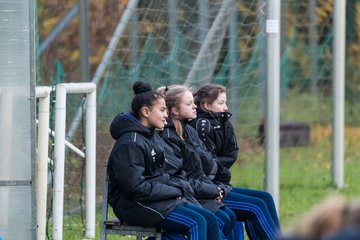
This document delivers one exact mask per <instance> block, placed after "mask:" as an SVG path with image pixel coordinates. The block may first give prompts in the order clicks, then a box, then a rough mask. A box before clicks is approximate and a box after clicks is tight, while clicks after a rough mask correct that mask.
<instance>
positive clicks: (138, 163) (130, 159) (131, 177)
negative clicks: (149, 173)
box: [110, 142, 182, 201]
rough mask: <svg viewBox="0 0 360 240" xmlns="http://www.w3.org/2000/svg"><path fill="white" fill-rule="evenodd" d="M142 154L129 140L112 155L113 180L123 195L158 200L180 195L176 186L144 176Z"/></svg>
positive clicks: (136, 198)
mask: <svg viewBox="0 0 360 240" xmlns="http://www.w3.org/2000/svg"><path fill="white" fill-rule="evenodd" d="M143 154H144V153H143V152H142V151H141V149H139V147H138V146H136V144H135V143H133V142H129V143H126V144H121V145H119V146H118V148H117V150H116V152H115V153H114V154H113V155H112V159H111V160H110V161H111V165H110V166H111V171H113V173H114V178H115V179H114V181H116V183H117V185H118V186H119V187H120V188H121V191H122V192H124V194H125V196H126V197H127V198H129V199H132V200H136V201H158V200H164V199H171V198H177V197H179V196H182V193H181V190H180V189H178V188H176V187H171V186H168V185H167V184H164V183H161V182H157V181H152V180H147V179H146V178H145V176H144V172H145V162H144V155H143Z"/></svg>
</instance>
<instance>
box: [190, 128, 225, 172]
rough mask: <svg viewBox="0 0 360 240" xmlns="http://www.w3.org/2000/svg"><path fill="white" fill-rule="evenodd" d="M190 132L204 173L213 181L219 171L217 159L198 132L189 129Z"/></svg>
mask: <svg viewBox="0 0 360 240" xmlns="http://www.w3.org/2000/svg"><path fill="white" fill-rule="evenodd" d="M189 131H190V134H191V139H192V140H193V142H194V145H195V147H196V150H197V151H198V153H199V155H200V158H201V165H202V167H203V171H204V173H205V175H206V176H208V177H209V178H210V179H213V178H214V177H215V174H216V172H217V170H218V167H217V163H216V161H217V160H216V157H215V155H214V154H213V153H212V152H211V151H210V150H208V148H207V147H206V145H205V144H204V142H203V141H202V140H201V139H200V137H199V135H198V132H197V131H196V130H195V129H194V128H192V127H189Z"/></svg>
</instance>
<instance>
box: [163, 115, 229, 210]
mask: <svg viewBox="0 0 360 240" xmlns="http://www.w3.org/2000/svg"><path fill="white" fill-rule="evenodd" d="M167 122H168V124H167V125H166V127H165V129H164V131H162V132H160V136H161V137H162V138H163V139H164V140H165V141H166V143H167V144H169V145H170V146H171V147H172V149H173V152H174V153H175V155H176V156H177V164H176V163H173V164H168V165H167V166H170V167H171V168H173V170H167V171H174V170H175V169H177V170H176V171H179V170H178V169H183V170H184V171H185V176H186V178H187V179H188V181H189V183H190V185H191V186H192V188H193V189H194V192H195V197H196V199H197V200H198V201H199V203H200V204H201V205H202V206H203V207H204V208H206V209H208V210H210V211H212V212H216V211H217V210H218V209H219V208H220V207H221V206H223V204H222V203H219V202H218V201H216V200H215V198H216V197H218V196H219V187H218V186H217V185H216V184H214V183H213V182H212V179H211V178H214V176H212V177H210V178H209V176H207V175H206V174H205V171H204V170H203V169H204V167H205V168H207V169H208V171H207V172H208V173H209V175H210V176H211V174H215V173H216V170H217V165H216V162H215V161H214V159H213V156H212V154H211V153H210V152H209V151H207V149H206V147H205V146H204V145H203V143H202V142H201V140H200V139H199V137H198V135H197V133H196V131H195V129H193V128H192V127H191V126H189V125H187V124H184V123H183V124H182V126H183V138H184V139H180V137H179V136H178V135H177V133H176V130H175V127H174V125H173V122H172V121H171V119H168V121H167Z"/></svg>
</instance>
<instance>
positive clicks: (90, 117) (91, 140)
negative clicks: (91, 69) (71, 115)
mask: <svg viewBox="0 0 360 240" xmlns="http://www.w3.org/2000/svg"><path fill="white" fill-rule="evenodd" d="M94 85H95V84H94ZM85 141H86V228H85V237H87V238H95V217H96V192H95V187H91V186H96V91H93V92H91V93H89V94H87V98H86V139H85Z"/></svg>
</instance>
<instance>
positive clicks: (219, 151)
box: [190, 108, 239, 184]
mask: <svg viewBox="0 0 360 240" xmlns="http://www.w3.org/2000/svg"><path fill="white" fill-rule="evenodd" d="M231 116H232V115H231V113H228V112H222V113H209V112H205V111H204V110H202V109H201V108H198V109H197V119H194V120H192V121H191V122H190V124H191V126H193V127H194V128H195V129H196V130H197V132H198V134H199V137H200V139H201V140H202V141H203V142H204V143H205V145H206V147H207V149H208V150H209V151H211V152H212V153H214V154H215V155H216V158H217V160H218V162H217V163H218V172H217V173H216V176H215V179H214V181H216V182H221V183H224V184H229V183H230V179H231V173H230V170H229V169H230V167H231V166H232V165H233V164H234V163H235V161H236V159H237V155H238V151H239V147H238V145H237V141H236V136H235V133H234V127H233V125H232V124H231V122H230V121H229V119H230V117H231Z"/></svg>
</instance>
